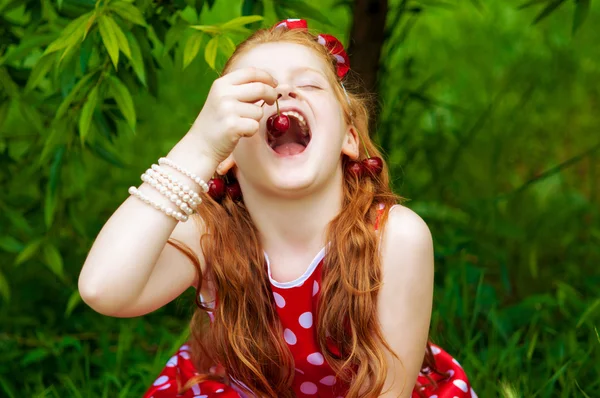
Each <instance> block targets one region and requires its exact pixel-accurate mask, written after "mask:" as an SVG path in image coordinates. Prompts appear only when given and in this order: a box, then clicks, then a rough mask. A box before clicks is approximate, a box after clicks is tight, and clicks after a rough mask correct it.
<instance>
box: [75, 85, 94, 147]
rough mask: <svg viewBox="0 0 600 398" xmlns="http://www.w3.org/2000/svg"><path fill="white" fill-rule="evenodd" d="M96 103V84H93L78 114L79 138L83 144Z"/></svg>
mask: <svg viewBox="0 0 600 398" xmlns="http://www.w3.org/2000/svg"><path fill="white" fill-rule="evenodd" d="M97 105H98V86H94V88H93V89H92V91H90V95H88V97H87V100H86V101H85V104H84V105H83V108H82V109H81V114H80V115H79V139H80V140H81V143H82V144H83V143H84V142H85V138H86V137H87V135H88V133H89V132H90V126H91V124H92V116H93V114H94V110H95V109H96V106H97Z"/></svg>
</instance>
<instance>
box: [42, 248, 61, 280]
mask: <svg viewBox="0 0 600 398" xmlns="http://www.w3.org/2000/svg"><path fill="white" fill-rule="evenodd" d="M44 259H45V260H46V265H47V266H48V268H50V271H52V273H54V275H56V276H58V277H59V278H61V279H63V278H64V273H63V268H64V265H63V259H62V256H61V255H60V252H59V251H58V249H57V248H56V246H54V245H52V244H47V245H45V246H44Z"/></svg>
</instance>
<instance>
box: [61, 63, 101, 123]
mask: <svg viewBox="0 0 600 398" xmlns="http://www.w3.org/2000/svg"><path fill="white" fill-rule="evenodd" d="M95 74H96V72H92V73H88V74H87V75H85V76H83V77H82V78H81V80H79V81H78V82H77V84H75V86H74V87H73V89H72V90H71V92H70V93H69V95H67V96H66V97H65V99H64V100H63V102H62V103H61V104H60V106H59V107H58V110H57V111H56V116H55V117H54V120H57V119H61V118H62V117H63V116H64V115H65V113H66V112H67V110H68V109H69V106H71V103H72V102H73V100H74V99H75V97H76V96H77V95H78V94H79V91H80V90H81V89H82V88H83V87H84V86H85V85H86V84H87V83H89V81H90V80H91V79H92V77H93V76H94V75H95Z"/></svg>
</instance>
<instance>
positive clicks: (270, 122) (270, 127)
mask: <svg viewBox="0 0 600 398" xmlns="http://www.w3.org/2000/svg"><path fill="white" fill-rule="evenodd" d="M276 117H277V115H272V116H270V117H269V118H268V119H267V131H268V132H270V133H272V131H273V129H274V128H273V121H274V120H275V118H276Z"/></svg>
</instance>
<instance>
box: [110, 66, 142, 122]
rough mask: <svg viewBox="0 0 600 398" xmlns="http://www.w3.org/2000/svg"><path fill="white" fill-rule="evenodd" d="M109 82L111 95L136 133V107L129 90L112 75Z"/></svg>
mask: <svg viewBox="0 0 600 398" xmlns="http://www.w3.org/2000/svg"><path fill="white" fill-rule="evenodd" d="M108 82H109V87H110V91H111V94H112V96H113V98H114V99H115V101H117V105H118V106H119V109H120V110H121V113H122V114H123V116H125V119H126V120H127V123H128V124H129V127H131V130H133V131H134V132H135V121H136V116H135V107H134V105H133V99H132V98H131V94H130V93H129V90H128V89H127V87H125V85H124V84H123V83H122V82H121V81H120V80H119V79H118V78H117V77H116V76H112V75H110V76H109V77H108Z"/></svg>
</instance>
